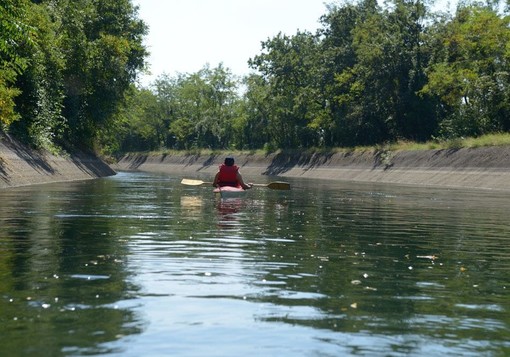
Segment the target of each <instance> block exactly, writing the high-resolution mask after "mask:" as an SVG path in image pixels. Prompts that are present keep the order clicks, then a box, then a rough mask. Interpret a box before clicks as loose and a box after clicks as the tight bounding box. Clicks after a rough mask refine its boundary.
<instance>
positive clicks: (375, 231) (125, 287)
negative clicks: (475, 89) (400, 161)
mask: <svg viewBox="0 0 510 357" xmlns="http://www.w3.org/2000/svg"><path fill="white" fill-rule="evenodd" d="M193 178H195V177H193ZM203 179H204V180H207V179H208V178H207V177H204V178H203ZM264 180H265V178H263V180H259V181H264ZM179 181H180V178H177V177H171V176H167V175H160V174H147V173H120V174H119V175H117V176H115V177H110V178H105V179H99V180H94V181H84V182H75V183H65V184H52V185H42V186H34V187H25V188H17V189H9V190H0V307H1V310H0V354H1V355H2V356H4V355H5V356H34V355H38V356H39V355H40V356H76V355H95V354H102V355H111V356H169V355H176V356H240V355H243V356H281V355H292V356H339V355H356V356H408V355H412V356H435V355H446V356H459V355H462V356H504V355H510V329H509V327H510V298H509V289H510V278H509V276H510V275H509V274H508V272H509V269H510V246H509V244H508V242H509V241H508V239H509V237H510V225H509V223H508V208H509V205H510V200H509V199H510V194H508V193H504V192H497V191H462V190H446V189H445V190H438V189H427V188H416V187H401V186H384V185H369V184H352V183H341V182H329V181H318V182H316V181H311V180H308V181H303V180H290V182H291V184H292V185H293V188H292V190H291V191H274V190H270V189H267V188H256V189H253V190H252V191H250V192H249V193H248V195H247V197H246V198H243V199H230V200H224V201H221V200H220V199H218V198H215V197H214V196H213V195H212V193H211V188H210V187H205V186H204V187H189V186H182V185H180V183H179ZM261 183H264V182H261Z"/></svg>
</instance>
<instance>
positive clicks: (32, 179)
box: [0, 135, 115, 189]
mask: <svg viewBox="0 0 510 357" xmlns="http://www.w3.org/2000/svg"><path fill="white" fill-rule="evenodd" d="M111 175H115V171H114V170H113V169H112V168H111V167H110V166H108V164H106V163H105V162H104V161H102V160H101V159H100V158H98V157H97V156H94V155H92V154H86V153H73V154H72V155H66V156H56V155H52V154H51V153H48V152H41V151H36V150H32V149H30V148H29V147H27V146H25V145H23V144H21V143H20V142H18V141H16V140H14V139H12V138H9V137H6V136H2V135H0V189H2V188H8V187H16V186H26V185H34V184H44V183H50V182H65V181H76V180H87V179H93V178H98V177H104V176H111Z"/></svg>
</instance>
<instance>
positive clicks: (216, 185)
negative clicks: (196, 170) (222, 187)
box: [212, 171, 220, 187]
mask: <svg viewBox="0 0 510 357" xmlns="http://www.w3.org/2000/svg"><path fill="white" fill-rule="evenodd" d="M219 176H220V173H219V171H218V172H217V173H216V175H214V181H213V183H212V185H213V187H218V178H219Z"/></svg>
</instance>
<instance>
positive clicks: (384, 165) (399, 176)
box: [112, 146, 510, 191]
mask: <svg viewBox="0 0 510 357" xmlns="http://www.w3.org/2000/svg"><path fill="white" fill-rule="evenodd" d="M224 157H225V155H224V154H190V153H184V152H183V153H177V154H147V153H132V154H127V155H125V156H124V157H122V158H121V159H120V160H119V161H118V162H117V163H116V164H114V165H113V166H112V167H113V168H114V169H116V170H122V171H133V170H139V171H147V172H161V173H171V174H173V175H179V176H182V177H189V176H191V177H192V178H193V177H200V178H202V179H205V178H210V179H211V180H212V175H214V173H215V172H216V171H217V169H218V165H219V164H221V163H222V162H223V159H224ZM235 159H236V164H237V165H238V166H240V168H241V172H242V173H243V175H244V176H245V177H246V178H247V179H248V180H249V181H254V182H256V181H257V179H258V178H257V177H255V176H258V175H269V176H279V177H282V178H284V177H298V178H299V177H303V178H312V179H313V178H315V179H328V180H339V181H353V182H377V183H389V184H400V185H419V186H431V187H456V188H469V189H494V190H504V191H510V147H508V146H504V147H497V146H494V147H480V148H461V149H442V150H422V151H396V152H391V151H383V150H367V151H331V152H315V153H308V152H304V153H298V152H278V153H272V154H251V153H242V154H236V155H235Z"/></svg>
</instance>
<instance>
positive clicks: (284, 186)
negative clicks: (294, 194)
mask: <svg viewBox="0 0 510 357" xmlns="http://www.w3.org/2000/svg"><path fill="white" fill-rule="evenodd" d="M267 187H269V188H270V189H272V190H290V183H288V182H283V181H276V182H271V183H269V184H268V185H267Z"/></svg>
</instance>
